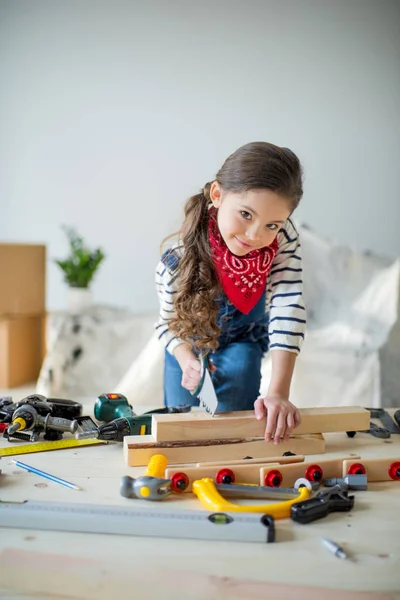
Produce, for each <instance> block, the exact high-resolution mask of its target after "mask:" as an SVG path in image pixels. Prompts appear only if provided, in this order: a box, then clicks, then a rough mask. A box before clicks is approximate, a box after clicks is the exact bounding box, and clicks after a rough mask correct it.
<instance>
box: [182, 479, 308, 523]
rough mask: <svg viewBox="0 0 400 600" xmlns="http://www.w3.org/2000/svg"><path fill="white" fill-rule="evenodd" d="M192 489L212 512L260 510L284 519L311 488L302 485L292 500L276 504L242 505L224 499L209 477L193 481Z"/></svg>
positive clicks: (306, 496) (305, 496) (304, 498)
mask: <svg viewBox="0 0 400 600" xmlns="http://www.w3.org/2000/svg"><path fill="white" fill-rule="evenodd" d="M192 490H193V493H194V494H196V496H197V497H198V499H199V500H200V502H201V503H202V504H203V506H205V507H206V508H207V509H208V510H211V511H212V512H224V511H226V512H257V513H258V512H261V513H267V514H268V515H271V516H272V517H274V519H285V518H287V517H290V509H291V507H292V505H293V504H296V503H297V502H303V501H304V500H307V499H308V498H309V497H310V495H311V490H310V489H309V488H308V487H306V486H305V485H304V486H302V487H300V488H299V493H298V495H297V496H296V497H295V498H294V499H292V500H286V501H284V502H279V503H278V504H259V505H255V506H242V505H238V504H233V503H232V502H228V500H225V498H223V497H222V496H221V494H220V493H219V491H218V490H217V488H216V487H215V483H214V480H213V479H211V478H210V477H205V478H204V479H197V480H196V481H194V482H193V486H192Z"/></svg>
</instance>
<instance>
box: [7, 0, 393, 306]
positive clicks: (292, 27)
mask: <svg viewBox="0 0 400 600" xmlns="http://www.w3.org/2000/svg"><path fill="white" fill-rule="evenodd" d="M399 16H400V4H399V3H398V2H397V1H396V0H381V1H380V2H376V0H362V1H358V0H332V1H328V0H301V2H299V1H298V0H280V1H279V2H276V1H274V0H247V1H244V0H243V1H238V0H203V1H202V2H191V1H189V0H188V1H183V0H181V1H179V0H169V1H168V2H164V1H163V0H146V2H142V1H139V0H113V1H112V2H111V1H109V0H85V2H82V1H80V0H64V1H62V0H59V1H56V2H55V1H54V0H30V1H27V0H13V1H12V2H11V1H8V0H0V82H1V85H0V240H3V241H4V240H12V241H36V242H44V243H46V244H47V245H48V255H49V263H48V293H47V300H48V308H49V309H50V310H52V309H59V308H63V307H65V305H66V289H65V286H64V285H63V283H62V275H61V272H60V271H59V270H58V267H56V266H55V265H54V264H53V262H52V259H53V258H55V257H62V256H63V255H64V253H65V252H66V240H65V238H64V236H63V233H62V231H61V229H60V225H61V224H62V223H67V224H70V225H76V226H77V227H78V229H79V231H80V232H81V233H82V234H83V235H84V236H85V238H87V240H88V242H89V243H90V244H92V245H97V244H101V245H102V246H103V247H104V249H105V252H106V254H107V260H106V261H105V263H104V265H103V266H102V268H101V270H100V272H99V273H98V276H97V277H96V280H95V283H94V296H95V299H96V301H98V302H101V303H109V304H114V305H118V306H126V307H129V308H130V309H132V310H134V311H135V312H139V313H145V312H152V311H154V310H156V308H157V298H156V294H155V290H154V284H153V279H154V268H155V264H156V262H157V260H158V252H159V243H160V241H161V239H162V238H163V237H164V236H165V235H167V234H169V233H170V232H172V231H174V230H175V229H176V227H177V226H178V224H179V222H180V219H181V215H182V206H183V203H184V201H185V199H186V198H187V197H188V196H189V195H190V194H192V193H194V192H196V191H197V189H198V188H199V187H200V186H202V185H203V184H204V183H205V182H206V181H208V180H210V179H211V178H212V177H213V176H214V174H215V172H216V171H217V169H218V168H219V166H220V164H221V163H222V161H223V160H224V159H225V158H226V156H227V155H228V154H229V153H230V152H232V151H233V150H234V149H236V147H238V146H239V145H241V144H243V143H246V142H249V141H251V140H269V141H271V142H274V143H277V144H280V145H285V146H289V147H291V148H292V149H293V150H294V151H295V152H297V153H298V155H299V156H300V158H301V159H302V161H303V164H304V168H305V195H304V199H303V202H302V206H301V208H300V210H299V213H298V215H299V218H300V219H301V220H302V221H303V222H305V223H307V224H309V225H310V226H311V227H313V229H314V230H315V231H317V232H319V233H321V234H322V235H328V236H330V237H331V238H332V239H336V240H338V241H339V242H341V243H344V244H349V245H352V246H353V247H355V248H358V249H360V250H362V249H367V248H368V249H372V250H375V251H377V252H380V253H385V254H388V255H389V256H392V257H395V256H397V255H399V254H400V238H399V235H398V225H399V223H400V202H399V193H398V190H399V187H398V170H399V164H400V146H399V132H400V113H399V111H398V99H399V97H400V69H399V64H400V45H399V43H398V23H399Z"/></svg>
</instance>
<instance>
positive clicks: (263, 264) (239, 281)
mask: <svg viewBox="0 0 400 600" xmlns="http://www.w3.org/2000/svg"><path fill="white" fill-rule="evenodd" d="M216 214H217V211H216V209H215V208H214V207H212V208H210V210H209V215H210V218H209V225H208V235H209V239H210V244H211V248H212V251H213V257H214V265H215V269H216V272H217V275H218V277H219V280H220V282H221V285H222V289H223V290H224V292H225V294H226V295H227V296H228V298H229V300H230V301H231V302H232V304H233V305H234V306H235V307H236V308H237V309H238V310H240V312H241V313H244V314H246V315H247V314H248V313H249V312H250V311H251V309H252V308H254V306H255V305H256V304H257V302H258V301H259V299H260V298H261V296H262V294H263V292H264V289H265V284H266V282H267V277H268V273H269V271H270V269H271V266H272V261H273V260H274V256H275V253H276V251H277V250H278V241H277V238H275V239H274V241H273V242H272V244H270V245H269V246H266V247H265V248H260V250H252V251H251V252H249V253H248V254H246V255H245V256H236V254H233V252H231V251H230V250H229V248H228V247H227V245H226V244H225V242H224V240H223V238H222V235H221V233H220V231H219V228H218V224H217V219H216Z"/></svg>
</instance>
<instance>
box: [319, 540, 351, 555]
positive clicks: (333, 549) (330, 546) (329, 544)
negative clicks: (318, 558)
mask: <svg viewBox="0 0 400 600" xmlns="http://www.w3.org/2000/svg"><path fill="white" fill-rule="evenodd" d="M321 542H322V543H323V545H324V546H325V548H326V549H327V550H329V552H330V553H331V554H334V555H335V556H337V557H338V558H344V559H346V558H349V555H348V554H346V552H345V551H344V550H343V548H341V547H340V546H339V545H338V544H337V543H336V542H334V541H333V540H331V539H329V538H321Z"/></svg>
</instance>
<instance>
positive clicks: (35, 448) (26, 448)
mask: <svg viewBox="0 0 400 600" xmlns="http://www.w3.org/2000/svg"><path fill="white" fill-rule="evenodd" d="M95 444H97V445H98V444H107V442H106V441H104V440H97V439H95V438H93V439H88V440H76V439H75V438H72V439H69V440H56V441H54V442H32V443H29V442H28V443H27V444H24V445H19V446H14V445H13V444H12V442H10V445H9V446H7V447H4V446H3V447H1V448H0V457H1V456H15V455H17V454H32V453H33V452H48V451H49V450H63V449H64V448H79V447H80V446H93V445H95Z"/></svg>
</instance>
